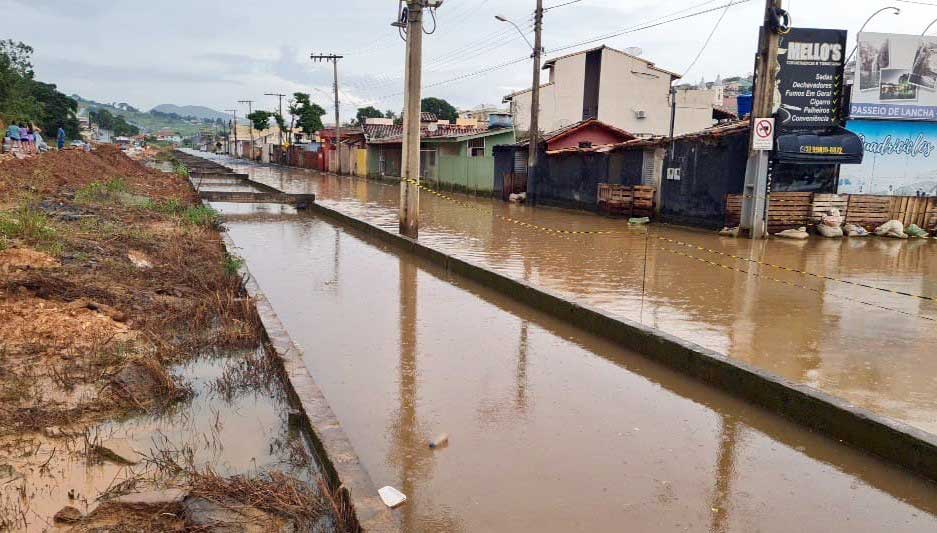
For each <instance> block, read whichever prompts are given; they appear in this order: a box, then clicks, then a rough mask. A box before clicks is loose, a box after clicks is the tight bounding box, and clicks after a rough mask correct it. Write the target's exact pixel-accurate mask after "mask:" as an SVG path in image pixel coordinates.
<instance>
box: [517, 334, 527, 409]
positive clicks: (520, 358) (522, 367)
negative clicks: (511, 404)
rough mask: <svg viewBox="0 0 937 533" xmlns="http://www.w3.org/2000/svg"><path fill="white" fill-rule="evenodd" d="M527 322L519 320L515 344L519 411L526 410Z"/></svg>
mask: <svg viewBox="0 0 937 533" xmlns="http://www.w3.org/2000/svg"><path fill="white" fill-rule="evenodd" d="M528 327H529V323H528V322H527V321H526V320H524V321H523V322H521V338H520V342H519V343H518V346H517V372H516V374H515V382H516V386H517V394H516V395H515V400H514V401H515V402H516V404H517V410H518V411H520V412H522V413H523V412H526V411H527V328H528Z"/></svg>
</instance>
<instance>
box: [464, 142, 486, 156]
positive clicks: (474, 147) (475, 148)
mask: <svg viewBox="0 0 937 533" xmlns="http://www.w3.org/2000/svg"><path fill="white" fill-rule="evenodd" d="M468 155H469V157H485V139H484V138H482V139H472V140H470V141H469V142H468Z"/></svg>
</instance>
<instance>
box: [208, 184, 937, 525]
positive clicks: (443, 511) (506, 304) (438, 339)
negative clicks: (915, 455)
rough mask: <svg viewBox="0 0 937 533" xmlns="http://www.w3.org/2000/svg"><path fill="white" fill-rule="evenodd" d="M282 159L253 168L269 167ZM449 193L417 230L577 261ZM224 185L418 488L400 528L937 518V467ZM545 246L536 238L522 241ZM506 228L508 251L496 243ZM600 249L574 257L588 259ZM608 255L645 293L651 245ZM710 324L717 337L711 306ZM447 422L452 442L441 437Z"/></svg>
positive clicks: (717, 297)
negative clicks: (793, 418) (808, 422)
mask: <svg viewBox="0 0 937 533" xmlns="http://www.w3.org/2000/svg"><path fill="white" fill-rule="evenodd" d="M288 172H289V171H286V172H283V173H282V174H281V173H280V171H279V170H272V169H263V170H261V171H258V172H255V173H254V176H255V178H258V177H259V175H261V174H263V175H265V176H266V177H267V179H264V180H259V181H266V182H268V183H272V182H273V181H274V180H275V179H277V175H278V174H279V175H281V176H282V175H285V174H286V173H288ZM294 175H295V176H297V177H302V178H304V179H305V181H306V182H308V183H310V184H312V185H313V187H314V189H315V192H316V193H318V194H319V195H320V201H321V202H323V203H328V204H330V205H334V206H340V207H341V208H342V209H343V210H346V211H349V212H358V213H361V214H365V213H367V218H369V219H372V220H374V219H381V220H383V221H384V223H385V224H387V225H393V226H394V227H396V212H394V211H393V209H392V204H393V202H392V198H391V197H392V192H394V191H396V189H395V188H391V187H386V186H384V185H381V184H377V183H374V182H366V181H362V180H350V179H347V180H346V179H342V180H337V179H335V180H333V179H327V180H324V181H313V180H312V179H310V178H311V175H310V174H306V173H303V172H296V173H295V174H294ZM296 183H300V182H296ZM426 198H427V197H426V196H424V199H426ZM478 203H479V204H481V205H488V203H487V202H486V201H479V202H478ZM444 205H445V204H441V203H438V204H437V203H436V202H435V201H434V200H429V199H427V200H426V201H425V203H424V209H426V211H425V213H426V218H425V219H424V221H425V225H424V233H423V234H422V237H421V238H422V239H425V240H427V241H428V242H434V243H439V246H440V247H446V248H447V249H448V248H455V247H456V246H459V247H460V248H462V249H464V250H470V251H471V252H470V253H472V254H476V255H475V256H474V257H475V259H476V260H482V259H483V258H484V259H485V261H486V262H489V263H492V264H495V263H497V264H499V265H500V266H499V269H500V270H511V271H515V272H517V273H518V275H524V276H525V277H528V278H529V279H532V280H534V281H536V282H538V283H544V284H550V283H555V282H556V280H558V279H560V278H561V276H560V272H561V271H563V270H567V269H568V268H569V267H568V266H563V264H562V263H560V262H558V260H557V255H556V254H557V253H559V252H558V251H557V248H555V247H551V243H553V242H554V241H556V242H565V241H562V240H560V239H558V238H556V237H553V236H549V235H547V236H544V235H540V234H537V235H536V237H537V238H536V239H532V240H531V241H530V242H527V244H524V242H526V241H523V240H522V239H523V237H524V234H523V232H522V230H521V229H517V228H505V227H503V226H500V225H498V224H495V223H494V222H493V221H492V220H490V218H491V217H488V218H482V217H467V216H462V217H460V215H459V213H458V212H457V211H456V210H455V209H456V208H451V207H442V206H444ZM491 205H492V206H495V207H496V205H495V204H491ZM215 206H216V207H218V208H219V209H221V210H222V211H223V212H224V213H225V217H226V226H227V228H228V230H229V232H230V235H231V237H232V238H233V240H234V241H235V243H236V244H237V246H238V247H239V250H238V252H239V253H240V254H241V255H242V256H243V257H244V259H245V260H246V261H247V263H248V266H249V268H250V270H251V272H252V274H253V275H254V276H255V277H256V279H257V281H258V283H259V284H260V286H261V287H262V289H263V290H264V291H265V293H266V295H267V297H268V298H269V300H270V302H271V303H272V305H273V307H274V308H275V309H276V310H277V313H278V314H279V315H280V318H281V319H282V320H283V322H284V323H285V325H286V327H287V328H288V330H289V332H290V334H291V336H292V337H293V339H294V340H295V342H297V343H298V344H299V345H300V346H301V347H302V349H303V350H304V351H305V357H306V364H307V365H308V367H309V369H310V371H311V372H312V374H313V376H315V379H316V381H317V383H318V384H319V386H320V387H321V388H322V390H323V392H324V393H325V395H326V397H327V398H328V402H329V404H330V405H331V407H332V409H333V410H334V412H335V414H336V415H337V416H338V418H339V420H340V422H341V424H342V427H343V429H344V431H345V432H346V433H347V434H348V436H349V438H350V439H351V441H352V444H353V445H354V447H355V450H356V452H357V453H358V455H359V456H360V457H361V460H362V462H363V464H364V465H365V467H366V469H367V470H368V473H369V474H370V475H371V477H372V479H373V481H374V483H375V485H376V486H378V487H380V486H384V485H393V486H395V487H397V488H399V489H400V490H402V491H403V492H404V493H405V494H406V495H407V496H408V498H409V499H408V501H407V502H406V503H405V504H404V505H403V506H402V507H400V508H399V510H398V511H395V513H397V514H398V515H399V516H400V517H401V520H402V522H403V524H402V525H403V530H404V531H408V532H409V531H414V532H421V531H427V532H429V531H433V532H435V531H531V532H533V531H537V532H542V531H615V530H633V531H717V532H723V531H778V532H780V531H789V530H790V529H791V524H798V529H801V530H804V531H836V530H849V531H870V532H871V531H909V532H910V531H929V530H934V529H935V528H937V515H935V513H937V486H935V485H934V484H932V483H929V482H925V481H923V480H922V479H920V478H917V477H914V476H911V475H909V474H907V473H906V472H904V471H902V470H900V469H897V468H894V467H892V466H889V465H887V464H885V463H883V462H881V461H879V460H877V459H875V458H873V457H870V456H868V455H865V454H863V453H860V452H858V451H856V450H853V449H851V448H847V447H844V446H842V445H840V444H838V443H836V442H835V441H832V440H830V439H827V438H824V437H821V436H819V435H816V434H814V433H811V432H809V431H806V430H804V429H802V428H801V427H800V426H797V425H795V424H792V423H790V422H788V421H786V420H785V419H782V418H780V417H778V416H774V415H772V414H769V413H767V412H766V411H764V410H762V409H759V408H756V407H753V406H752V405H750V404H747V403H745V402H742V401H739V400H735V399H733V398H731V397H730V396H729V395H727V394H724V393H721V392H718V391H716V390H714V389H712V388H711V387H708V386H706V385H703V384H701V383H700V382H698V381H696V380H693V379H689V378H686V377H684V376H682V375H680V374H677V373H675V372H672V371H670V370H668V369H666V368H664V367H661V366H659V365H657V364H655V363H653V362H651V361H649V360H648V359H646V358H645V357H643V356H641V355H638V354H635V353H632V352H630V351H627V350H624V349H622V348H620V347H618V346H617V345H614V344H612V343H610V342H606V341H604V340H603V339H600V338H598V337H595V336H593V335H590V334H588V333H585V332H583V331H582V330H579V329H577V328H573V327H570V326H568V325H566V324H564V323H563V322H561V321H558V320H555V319H553V318H551V317H549V316H546V315H543V314H541V313H537V312H534V311H531V310H530V309H529V308H527V307H525V306H522V305H519V304H517V303H515V302H514V301H513V300H511V299H509V298H507V297H504V296H502V295H500V294H499V293H497V292H494V291H491V290H488V289H485V288H482V287H480V286H478V285H476V284H473V283H470V282H467V281H464V280H462V279H459V278H454V277H450V276H449V275H448V274H447V273H446V272H445V271H444V270H441V269H439V268H437V267H435V266H433V265H431V264H428V263H424V262H422V261H420V260H418V259H415V258H413V257H411V256H405V255H398V254H395V253H391V252H389V251H387V249H386V248H385V247H384V246H383V245H382V243H380V242H379V241H376V240H370V238H366V237H363V236H360V235H357V234H354V233H351V232H348V231H346V230H344V229H342V228H339V227H337V226H335V225H333V224H330V223H329V222H327V221H325V220H321V219H318V218H316V217H314V216H312V215H308V214H297V213H296V212H295V211H294V210H292V209H291V208H289V207H282V206H274V205H245V204H240V205H235V204H215ZM434 207H437V208H438V209H439V210H438V211H434V210H433V208H434ZM489 209H491V207H489ZM517 211H518V213H517V214H518V216H525V215H527V216H533V215H534V214H536V213H531V212H530V211H527V210H523V209H521V210H517ZM548 213H550V212H548ZM555 213H556V216H564V217H565V216H575V217H578V216H580V215H568V214H566V213H563V212H559V211H557V212H555ZM459 220H462V221H463V222H462V223H459ZM601 222H603V223H604V222H605V221H601ZM456 224H460V225H461V227H462V229H461V230H460V231H458V232H457V231H456V230H454V229H453V228H454V227H455V226H456ZM618 224H620V223H618ZM496 227H499V228H500V229H493V228H496ZM501 230H503V231H504V233H500V231H501ZM655 230H657V229H656V228H655ZM495 240H498V241H500V243H501V244H500V245H497V246H495V245H494V244H493V242H494V241H495ZM621 240H622V241H623V242H626V243H627V242H630V239H621ZM509 243H510V244H509ZM598 243H599V241H598V239H596V240H595V241H594V242H593V244H592V248H590V249H594V248H595V247H597V246H598ZM535 245H536V246H535ZM557 246H560V245H559V244H558V245H557ZM622 246H624V245H622ZM535 247H539V248H540V249H541V252H542V253H541V254H539V255H538V254H535V255H534V256H533V258H532V260H531V261H530V262H526V263H525V262H524V261H523V260H521V259H520V258H521V257H522V256H523V254H522V253H521V250H524V249H532V248H535ZM494 249H497V250H500V252H503V256H502V257H501V258H500V259H499V258H498V257H497V256H496V255H495V253H494V252H487V253H486V252H484V250H494ZM565 249H566V250H567V252H568V251H570V250H571V249H572V245H570V244H567V245H566V248H565ZM581 249H582V250H583V251H585V250H587V248H585V247H581ZM622 249H624V248H622ZM586 255H588V253H587V254H579V258H578V259H577V261H581V262H583V263H585V264H589V261H590V260H589V259H586V258H584V257H583V256H586ZM613 255H614V254H612V253H609V254H606V255H605V256H603V257H604V259H601V260H598V261H600V264H604V263H603V262H611V261H617V262H616V263H615V264H616V265H618V266H616V268H615V269H614V271H610V272H605V273H602V274H601V278H605V279H599V281H598V283H599V284H600V286H602V287H615V286H616V284H621V286H619V287H618V288H616V289H615V291H616V294H619V295H620V297H619V298H618V299H615V298H610V297H609V296H608V295H607V294H606V293H604V292H601V291H598V292H597V293H596V294H595V297H596V298H600V299H601V298H604V299H605V300H602V301H606V302H616V303H615V305H616V306H617V307H616V309H622V310H625V309H630V308H629V307H628V306H627V305H624V303H623V302H624V301H630V302H632V303H634V304H639V303H640V292H637V293H634V292H633V291H634V290H635V289H634V287H633V284H634V283H637V282H639V281H640V274H638V275H637V276H636V275H635V272H633V271H632V270H633V269H634V268H636V266H635V265H636V264H638V263H637V262H636V261H635V260H634V259H633V258H629V257H628V256H627V255H625V254H621V257H619V258H617V259H615V258H613V257H612V256H613ZM662 257H663V256H661V258H660V259H658V262H659V264H658V265H657V266H656V267H654V268H653V269H649V270H656V271H657V272H658V273H657V274H656V275H655V276H654V279H655V280H656V281H657V283H659V284H662V283H664V282H663V279H664V278H663V274H661V272H660V271H661V270H665V269H670V268H676V266H677V265H676V264H675V261H674V260H673V259H668V261H667V262H666V264H660V263H665V262H664V261H663V259H662ZM535 261H536V262H538V263H536V264H535ZM570 261H572V259H570ZM610 270H611V269H610ZM582 272H585V271H582ZM582 272H580V273H579V274H578V277H579V280H580V282H579V283H574V282H573V280H572V279H571V278H573V277H574V276H572V274H570V275H569V276H568V278H570V279H569V280H568V281H567V282H566V289H565V290H566V291H567V292H576V293H577V294H582V295H587V294H588V293H586V292H585V291H586V288H587V286H594V285H593V284H592V282H591V280H592V279H593V278H599V277H600V275H599V274H589V275H586V274H583V273H582ZM703 272H705V271H703ZM719 274H720V275H724V273H722V272H719ZM650 278H651V276H649V279H650ZM551 280H553V281H551ZM629 280H630V281H629ZM712 280H713V283H720V281H721V280H720V278H719V277H718V276H717V275H716V274H713V276H712ZM672 282H675V280H672ZM626 284H629V285H626ZM629 290H630V291H632V292H630V293H629ZM639 290H640V286H638V291H639ZM656 290H657V292H656V293H655V295H656V296H655V297H654V299H653V300H652V299H651V298H648V302H646V303H645V309H644V314H645V319H646V320H648V319H649V317H652V316H654V313H656V314H657V318H656V319H657V320H659V321H661V322H660V323H661V324H662V325H663V324H664V322H663V319H664V318H665V317H668V319H669V320H673V319H672V318H669V317H670V315H669V314H666V313H665V311H664V309H665V305H664V298H663V297H662V296H661V294H662V292H664V289H663V288H660V287H659V288H658V289H656ZM668 290H670V291H676V289H668ZM720 290H723V291H724V290H725V282H722V283H721V284H719V285H717V286H716V287H714V288H713V289H711V290H710V291H709V292H708V294H709V295H710V296H707V297H705V298H704V299H701V300H699V301H698V304H699V305H702V303H703V301H704V300H714V301H715V302H714V303H715V304H717V305H725V302H723V301H722V300H726V299H728V298H725V295H724V294H720ZM779 297H780V296H779ZM739 298H740V299H741V297H739ZM675 305H676V304H674V303H673V302H670V303H668V304H667V307H666V308H667V309H672V308H674V307H675ZM684 305H686V306H691V305H692V304H691V303H689V302H688V303H686V304H684ZM790 305H792V304H787V307H790ZM793 305H796V302H794V303H793ZM623 312H624V311H623ZM629 312H630V311H629ZM635 316H637V315H635ZM724 320H725V319H724ZM686 321H687V322H689V320H688V319H687V320H686ZM675 323H678V324H679V323H682V322H679V321H675ZM699 331H701V332H705V333H706V334H707V338H713V339H718V338H719V335H718V334H717V333H718V332H719V328H718V327H716V325H713V324H704V325H701V326H700V329H699ZM750 334H751V332H750V333H749V335H750ZM790 337H791V336H790V335H788V336H787V337H786V338H790ZM766 346H767V344H766ZM788 347H790V345H788ZM819 349H820V347H819V346H818V350H819ZM443 432H445V433H448V434H449V435H450V443H449V445H448V446H447V447H444V448H441V449H438V450H435V451H434V450H430V449H429V448H428V446H427V441H428V440H429V439H431V438H433V437H434V436H435V435H438V434H440V433H443Z"/></svg>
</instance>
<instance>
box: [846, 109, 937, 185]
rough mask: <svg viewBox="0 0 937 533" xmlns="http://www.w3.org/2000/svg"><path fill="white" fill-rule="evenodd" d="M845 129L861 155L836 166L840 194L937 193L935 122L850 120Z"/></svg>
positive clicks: (936, 136) (936, 128)
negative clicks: (858, 143)
mask: <svg viewBox="0 0 937 533" xmlns="http://www.w3.org/2000/svg"><path fill="white" fill-rule="evenodd" d="M849 129H850V131H852V132H853V133H855V134H856V135H858V136H859V138H860V139H861V140H862V143H863V145H864V147H865V159H864V160H863V162H862V164H861V165H843V166H842V167H840V178H839V188H838V192H839V193H840V194H876V195H891V196H918V195H924V196H935V195H937V123H933V122H901V121H882V120H850V121H849Z"/></svg>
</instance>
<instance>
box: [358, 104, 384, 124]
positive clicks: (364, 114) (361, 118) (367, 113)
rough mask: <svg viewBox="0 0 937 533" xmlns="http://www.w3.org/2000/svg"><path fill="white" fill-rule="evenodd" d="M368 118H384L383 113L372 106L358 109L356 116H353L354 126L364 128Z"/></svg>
mask: <svg viewBox="0 0 937 533" xmlns="http://www.w3.org/2000/svg"><path fill="white" fill-rule="evenodd" d="M369 118H384V113H381V111H380V110H379V109H376V108H375V107H374V106H370V105H369V106H368V107H359V108H358V114H357V115H355V126H364V125H365V123H366V122H367V121H368V119H369Z"/></svg>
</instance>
